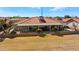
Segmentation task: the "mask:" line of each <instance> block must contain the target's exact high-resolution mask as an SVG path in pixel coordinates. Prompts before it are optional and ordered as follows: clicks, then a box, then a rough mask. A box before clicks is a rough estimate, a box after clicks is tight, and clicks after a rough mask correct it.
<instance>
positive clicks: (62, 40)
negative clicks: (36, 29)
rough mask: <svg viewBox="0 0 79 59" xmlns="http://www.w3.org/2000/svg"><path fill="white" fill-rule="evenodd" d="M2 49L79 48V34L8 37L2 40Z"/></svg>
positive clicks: (42, 49) (0, 45) (45, 49)
mask: <svg viewBox="0 0 79 59" xmlns="http://www.w3.org/2000/svg"><path fill="white" fill-rule="evenodd" d="M0 50H9V51H11V50H12V51H13V50H14V51H51V50H57V51H59V50H61V51H62V50H70V51H72V50H79V35H78V34H77V35H76V34H75V35H64V36H57V35H50V34H47V35H46V36H26V37H15V38H6V39H5V40H3V41H2V42H0Z"/></svg>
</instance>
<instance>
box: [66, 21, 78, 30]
mask: <svg viewBox="0 0 79 59" xmlns="http://www.w3.org/2000/svg"><path fill="white" fill-rule="evenodd" d="M74 25H75V26H76V29H78V30H79V22H75V21H74V22H67V23H66V26H68V27H70V28H71V29H72V30H74Z"/></svg>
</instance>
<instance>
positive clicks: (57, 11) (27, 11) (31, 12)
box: [0, 7, 79, 17]
mask: <svg viewBox="0 0 79 59" xmlns="http://www.w3.org/2000/svg"><path fill="white" fill-rule="evenodd" d="M40 15H41V8H40V7H0V16H29V17H32V16H40ZM64 15H70V16H79V7H43V16H52V17H54V16H62V17H63V16H64Z"/></svg>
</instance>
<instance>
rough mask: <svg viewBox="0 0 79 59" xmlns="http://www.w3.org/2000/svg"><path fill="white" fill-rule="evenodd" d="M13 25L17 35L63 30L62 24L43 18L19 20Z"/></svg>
mask: <svg viewBox="0 0 79 59" xmlns="http://www.w3.org/2000/svg"><path fill="white" fill-rule="evenodd" d="M15 24H16V26H15V31H17V32H19V33H26V32H36V31H38V30H40V31H42V32H51V31H55V30H56V31H61V30H63V23H62V22H61V21H60V20H57V19H50V18H46V17H43V16H40V17H32V18H29V19H24V20H20V21H18V22H16V23H15Z"/></svg>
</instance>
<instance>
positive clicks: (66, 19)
mask: <svg viewBox="0 0 79 59" xmlns="http://www.w3.org/2000/svg"><path fill="white" fill-rule="evenodd" d="M73 21H76V22H79V18H65V19H63V22H73Z"/></svg>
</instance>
